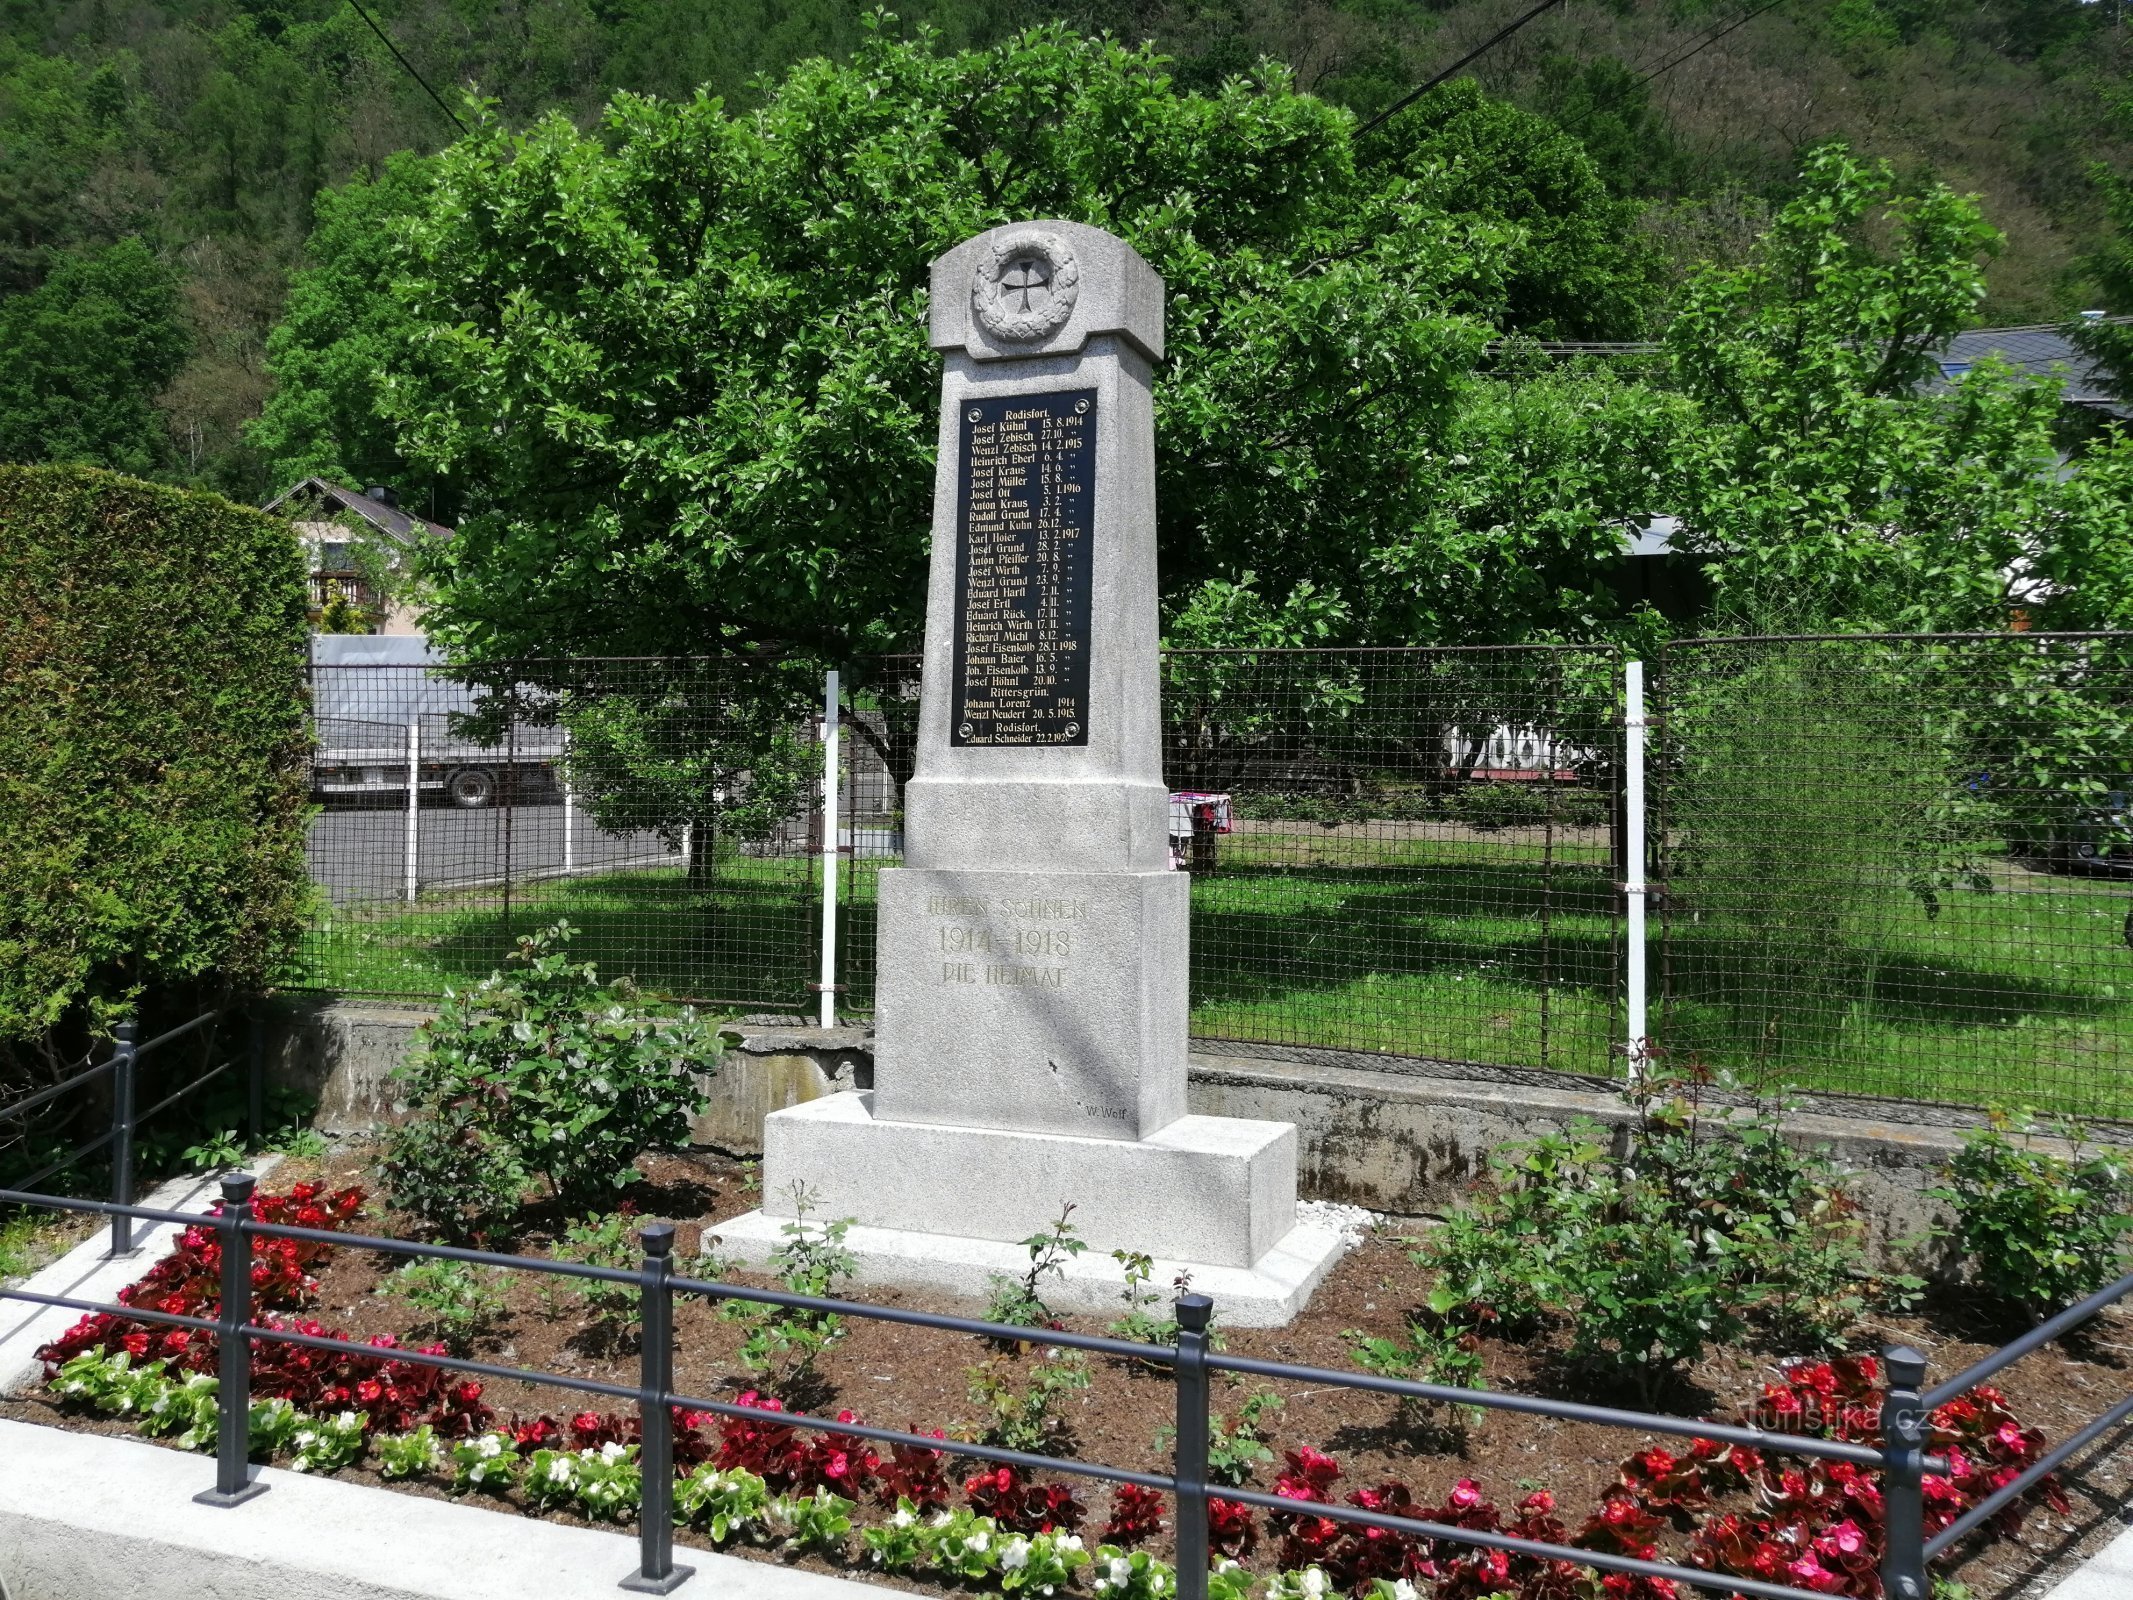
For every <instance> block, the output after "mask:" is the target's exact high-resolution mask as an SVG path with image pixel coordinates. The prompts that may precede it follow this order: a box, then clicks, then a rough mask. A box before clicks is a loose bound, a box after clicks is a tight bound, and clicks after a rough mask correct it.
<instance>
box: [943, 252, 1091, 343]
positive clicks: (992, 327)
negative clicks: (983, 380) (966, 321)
mask: <svg viewBox="0 0 2133 1600" xmlns="http://www.w3.org/2000/svg"><path fill="white" fill-rule="evenodd" d="M1080 286H1081V265H1080V263H1079V262H1077V261H1076V260H1075V259H1074V252H1073V251H1072V250H1070V249H1068V248H1067V244H1066V241H1065V240H1064V239H1062V238H1060V237H1059V236H1058V235H1057V234H1056V233H1038V232H1034V231H1032V232H1026V233H1010V234H1007V235H1005V236H1004V237H1002V238H1000V239H998V240H996V241H995V242H994V244H993V247H992V249H991V250H990V251H988V252H987V253H986V254H985V256H984V257H983V258H981V259H980V260H979V262H978V270H977V272H976V274H975V275H974V276H973V278H972V279H971V284H970V309H971V311H972V313H973V314H974V315H975V316H976V317H977V319H978V322H979V323H980V324H981V325H982V326H983V327H984V329H985V331H986V332H987V333H989V334H991V335H992V336H993V337H994V338H995V339H999V340H1002V341H1004V342H1007V343H1010V344H1027V343H1029V342H1031V341H1033V340H1037V339H1045V338H1049V337H1050V336H1051V335H1052V334H1055V333H1057V332H1058V331H1059V330H1060V329H1061V328H1063V327H1065V326H1066V321H1067V318H1069V317H1071V316H1072V315H1073V314H1074V296H1075V295H1076V294H1077V293H1078V292H1079V291H1080Z"/></svg>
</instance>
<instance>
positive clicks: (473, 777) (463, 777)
mask: <svg viewBox="0 0 2133 1600" xmlns="http://www.w3.org/2000/svg"><path fill="white" fill-rule="evenodd" d="M444 792H445V794H446V795H447V796H449V797H450V799H451V802H452V804H453V805H455V806H457V807H459V809H460V810H462V811H480V810H482V809H483V808H484V807H486V806H493V805H495V804H496V774H495V773H493V772H491V771H490V770H489V769H488V768H487V767H461V768H460V769H459V770H458V771H457V772H455V773H453V774H452V775H451V776H450V777H449V778H447V779H445V780H444Z"/></svg>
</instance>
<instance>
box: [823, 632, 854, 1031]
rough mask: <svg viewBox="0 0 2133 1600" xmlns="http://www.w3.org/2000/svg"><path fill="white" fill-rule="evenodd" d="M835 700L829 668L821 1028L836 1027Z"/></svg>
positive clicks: (825, 696)
mask: <svg viewBox="0 0 2133 1600" xmlns="http://www.w3.org/2000/svg"><path fill="white" fill-rule="evenodd" d="M837 699H838V696H837V674H836V672H835V670H834V669H833V670H831V671H830V672H829V674H828V675H827V676H826V677H825V678H824V679H823V684H822V983H821V985H820V987H821V990H822V1006H821V1010H820V1012H819V1013H818V1017H817V1020H819V1021H820V1022H821V1024H822V1026H823V1027H825V1028H834V1027H836V1026H837V734H838V721H837V709H838V708H837ZM854 842H855V843H856V842H857V841H856V838H855V841H854Z"/></svg>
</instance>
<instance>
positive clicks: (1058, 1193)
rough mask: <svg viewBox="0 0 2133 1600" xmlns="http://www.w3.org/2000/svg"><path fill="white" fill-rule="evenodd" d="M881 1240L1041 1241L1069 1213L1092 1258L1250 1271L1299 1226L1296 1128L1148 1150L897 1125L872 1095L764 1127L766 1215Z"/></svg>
mask: <svg viewBox="0 0 2133 1600" xmlns="http://www.w3.org/2000/svg"><path fill="white" fill-rule="evenodd" d="M795 1183H803V1184H805V1185H806V1186H807V1188H808V1189H809V1190H810V1191H811V1193H812V1203H813V1205H814V1207H815V1215H816V1216H818V1217H851V1218H854V1219H855V1220H857V1221H858V1222H860V1223H862V1224H864V1225H865V1226H867V1227H871V1228H888V1229H892V1230H896V1231H900V1232H909V1233H931V1234H943V1235H953V1236H960V1237H966V1238H976V1239H993V1240H997V1241H1000V1242H1002V1243H1006V1244H1013V1243H1014V1242H1015V1241H1016V1240H1019V1239H1026V1238H1028V1237H1029V1236H1030V1235H1031V1234H1034V1233H1042V1232H1043V1231H1044V1230H1045V1229H1046V1228H1048V1227H1050V1226H1051V1224H1052V1222H1053V1220H1054V1219H1055V1218H1056V1217H1058V1215H1059V1211H1060V1207H1061V1206H1063V1205H1065V1204H1066V1203H1067V1202H1069V1201H1072V1202H1073V1205H1074V1218H1073V1220H1074V1225H1075V1227H1076V1228H1077V1229H1078V1230H1079V1233H1080V1237H1081V1238H1082V1239H1083V1240H1085V1241H1086V1242H1087V1244H1088V1246H1089V1249H1090V1252H1091V1253H1092V1254H1100V1255H1106V1256H1107V1255H1109V1254H1110V1252H1111V1251H1113V1250H1139V1251H1143V1252H1145V1253H1146V1254H1148V1255H1151V1256H1157V1257H1160V1258H1162V1259H1164V1260H1168V1261H1197V1262H1203V1263H1205V1264H1206V1265H1208V1266H1218V1267H1239V1268H1245V1269H1250V1268H1252V1267H1254V1266H1256V1265H1257V1264H1258V1262H1259V1260H1260V1258H1261V1257H1263V1256H1265V1255H1266V1254H1267V1252H1268V1251H1270V1250H1272V1249H1273V1248H1274V1247H1275V1246H1276V1245H1277V1244H1279V1243H1280V1242H1281V1241H1282V1239H1284V1238H1285V1237H1287V1235H1288V1233H1289V1231H1290V1229H1291V1228H1293V1227H1294V1226H1295V1221H1296V1130H1295V1129H1294V1128H1293V1127H1291V1126H1290V1125H1289V1124H1288V1123H1285V1122H1251V1121H1246V1120H1244V1119H1242V1118H1236V1117H1190V1116H1188V1117H1179V1118H1178V1119H1177V1120H1176V1121H1175V1122H1173V1123H1171V1124H1170V1125H1169V1126H1168V1127H1166V1128H1163V1129H1161V1130H1160V1131H1158V1132H1156V1133H1154V1134H1152V1135H1151V1136H1149V1137H1148V1138H1146V1139H1135V1140H1125V1139H1090V1138H1082V1137H1078V1136H1076V1135H1073V1134H1061V1133H1025V1132H1020V1131H1016V1130H1012V1129H1004V1128H949V1127H940V1126H937V1125H935V1124H933V1123H922V1122H892V1121H889V1120H887V1119H886V1118H881V1117H877V1116H876V1115H875V1114H874V1096H873V1095H872V1094H871V1093H868V1092H865V1091H859V1092H854V1093H846V1094H835V1095H827V1096H825V1097H824V1098H822V1099H820V1100H811V1101H809V1102H807V1103H806V1104H804V1105H797V1106H793V1107H791V1108H790V1109H788V1110H785V1111H778V1112H773V1113H772V1114H771V1115H770V1116H768V1117H766V1118H764V1119H763V1197H764V1199H763V1209H764V1212H765V1213H766V1214H767V1215H769V1216H772V1217H783V1218H790V1217H791V1216H793V1215H794V1202H793V1195H792V1186H793V1185H794V1184H795Z"/></svg>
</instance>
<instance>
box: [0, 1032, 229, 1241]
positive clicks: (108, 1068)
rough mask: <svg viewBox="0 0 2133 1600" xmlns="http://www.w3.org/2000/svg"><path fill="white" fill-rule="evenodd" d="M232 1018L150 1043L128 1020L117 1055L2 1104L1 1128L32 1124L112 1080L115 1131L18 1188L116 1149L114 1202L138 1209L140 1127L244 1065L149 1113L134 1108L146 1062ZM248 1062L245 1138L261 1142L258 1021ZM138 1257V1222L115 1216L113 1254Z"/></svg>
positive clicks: (203, 1080)
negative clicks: (39, 1114)
mask: <svg viewBox="0 0 2133 1600" xmlns="http://www.w3.org/2000/svg"><path fill="white" fill-rule="evenodd" d="M227 1016H228V1012H227V1011H224V1010H214V1011H203V1012H201V1013H200V1014H199V1015H198V1016H196V1017H193V1018H191V1019H190V1020H189V1021H185V1022H181V1023H179V1024H178V1025H177V1026H176V1027H174V1028H168V1029H166V1030H164V1031H163V1032H162V1033H159V1034H157V1035H156V1036H155V1037H154V1038H152V1039H149V1040H147V1041H145V1042H143V1041H142V1040H141V1039H140V1024H139V1023H137V1022H121V1023H120V1024H118V1026H117V1027H115V1028H114V1029H113V1030H112V1037H111V1049H110V1053H109V1054H108V1055H106V1056H105V1057H104V1059H103V1060H101V1061H99V1062H97V1063H96V1064H95V1065H93V1066H90V1067H85V1068H84V1069H83V1070H81V1071H80V1072H77V1073H75V1074H74V1075H73V1076H72V1077H69V1078H66V1079H63V1080H62V1081H60V1082H58V1083H55V1084H51V1085H49V1086H48V1087H46V1088H43V1089H40V1090H38V1091H37V1092H36V1093H35V1094H30V1095H25V1096H23V1097H22V1098H21V1099H20V1100H17V1101H15V1102H13V1103H12V1104H10V1105H8V1106H5V1107H0V1124H6V1123H9V1122H14V1121H17V1120H25V1121H26V1119H27V1118H28V1117H29V1114H30V1113H31V1112H33V1111H37V1110H41V1109H42V1108H44V1107H45V1106H48V1105H50V1104H52V1103H53V1102H54V1101H56V1100H58V1099H60V1098H61V1097H62V1096H63V1095H68V1094H73V1093H77V1092H79V1091H82V1090H86V1089H88V1088H90V1087H91V1086H93V1085H95V1084H97V1083H100V1082H101V1081H102V1080H103V1079H104V1078H105V1077H106V1076H109V1077H110V1079H111V1124H110V1126H109V1127H108V1128H106V1129H105V1130H104V1132H102V1133H100V1134H98V1135H97V1136H96V1137H95V1138H93V1139H90V1140H88V1141H86V1142H85V1143H82V1144H78V1145H76V1146H75V1147H74V1148H73V1149H72V1150H69V1151H68V1152H67V1153H66V1154H65V1155H63V1156H59V1157H57V1158H56V1159H54V1160H51V1161H47V1162H46V1163H45V1164H44V1165H43V1166H41V1167H39V1168H38V1169H37V1170H36V1171H35V1172H32V1173H30V1174H29V1175H28V1176H27V1177H23V1178H18V1179H16V1180H15V1181H16V1183H17V1184H19V1185H20V1186H21V1187H22V1188H24V1189H29V1188H31V1187H32V1186H34V1185H36V1184H39V1183H42V1182H43V1181H44V1180H45V1179H47V1178H49V1177H51V1176H52V1175H53V1174H55V1173H59V1172H65V1171H68V1170H71V1169H72V1168H75V1167H78V1166H80V1165H81V1163H82V1162H84V1161H86V1160H87V1159H88V1158H89V1157H90V1156H93V1155H95V1154H97V1153H98V1152H99V1151H102V1150H104V1149H105V1148H107V1147H108V1148H109V1149H110V1151H111V1198H112V1200H113V1201H115V1202H116V1203H117V1204H118V1205H119V1206H121V1207H123V1206H128V1205H131V1204H132V1202H133V1198H134V1192H135V1188H134V1182H135V1178H136V1176H137V1174H136V1171H135V1150H134V1141H135V1137H136V1135H137V1133H138V1132H139V1129H140V1126H141V1124H142V1123H144V1122H146V1121H147V1120H148V1119H149V1118H150V1117H153V1116H156V1115H157V1114H159V1113H161V1112H164V1111H167V1110H169V1109H170V1108H171V1107H172V1106H174V1105H176V1104H177V1103H178V1102H179V1101H181V1100H186V1099H190V1098H191V1097H192V1096H193V1095H195V1094H197V1093H198V1092H199V1091H200V1090H202V1089H204V1088H206V1087H207V1086H208V1085H209V1084H211V1083H214V1082H215V1081H217V1080H218V1079H220V1078H222V1077H224V1076H225V1075H227V1074H228V1073H230V1072H231V1071H233V1070H235V1068H236V1067H237V1066H238V1064H239V1063H238V1059H237V1058H236V1057H234V1056H232V1057H231V1058H229V1059H228V1060H225V1061H224V1062H223V1063H222V1064H221V1065H220V1066H215V1067H210V1068H209V1069H208V1070H207V1071H205V1072H203V1073H201V1074H199V1075H198V1076H197V1077H195V1078H193V1079H192V1080H191V1081H190V1082H188V1083H186V1084H184V1085H183V1086H182V1087H180V1088H177V1089H174V1090H172V1091H171V1092H170V1093H169V1094H167V1095H165V1096H164V1097H163V1098H162V1099H160V1100H158V1101H157V1102H156V1103H155V1104H154V1105H152V1106H150V1107H148V1109H147V1110H145V1111H143V1110H140V1109H138V1108H137V1107H136V1105H135V1091H136V1090H137V1089H138V1088H139V1082H140V1067H141V1061H142V1058H144V1057H146V1056H149V1055H152V1054H154V1053H155V1052H156V1051H158V1050H161V1049H163V1048H164V1047H165V1046H166V1045H171V1044H175V1043H177V1041H178V1040H180V1039H184V1038H187V1037H189V1036H191V1035H193V1034H196V1033H198V1032H200V1031H201V1030H202V1029H203V1028H207V1029H213V1028H218V1027H220V1025H221V1024H222V1022H223V1021H224V1020H225V1018H226V1017H227ZM244 1064H245V1066H246V1068H247V1072H248V1079H249V1081H248V1084H247V1092H246V1095H245V1133H246V1136H247V1138H248V1139H250V1140H251V1141H252V1142H254V1143H256V1142H257V1141H258V1139H259V1136H260V1134H261V1133H262V1131H263V1123H264V1121H265V1112H264V1102H265V1092H266V1054H265V1049H264V1038H263V1036H262V1033H261V1023H260V1021H259V1019H258V1018H256V1017H255V1018H253V1019H252V1023H251V1043H250V1048H249V1050H248V1051H247V1052H246V1055H245V1058H244ZM132 1253H133V1219H132V1218H131V1217H130V1216H128V1215H127V1214H126V1213H125V1212H124V1211H123V1210H121V1211H115V1212H113V1213H112V1216H111V1254H112V1255H114V1256H124V1255H131V1254H132Z"/></svg>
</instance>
